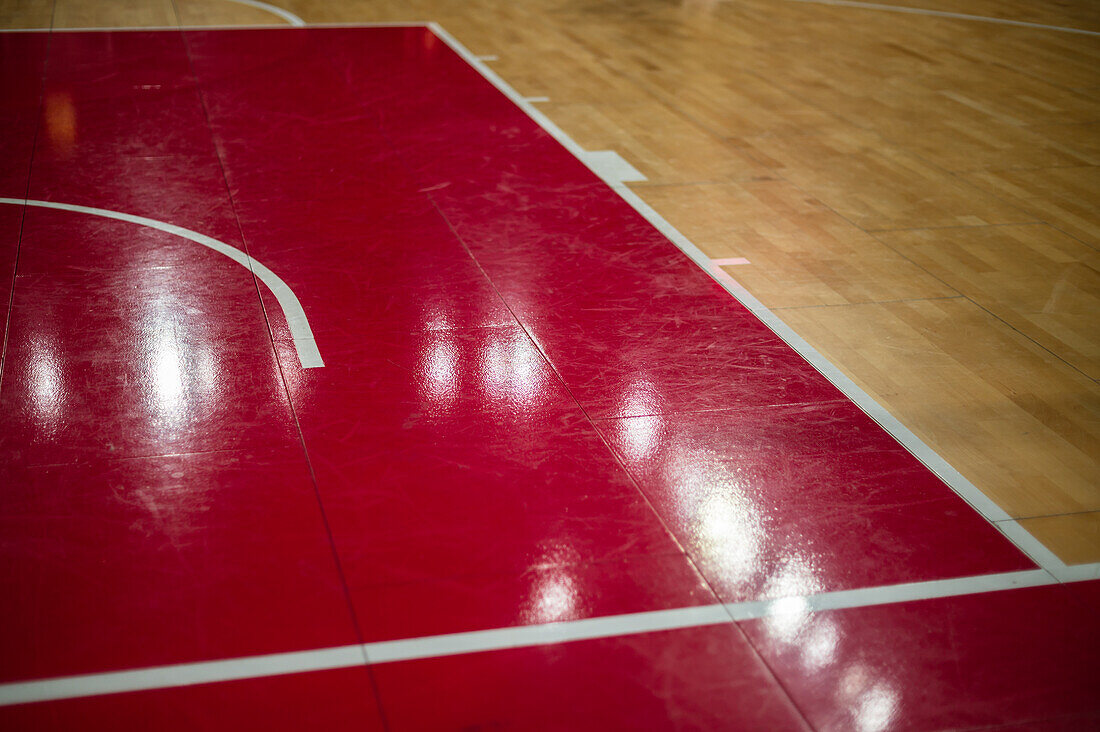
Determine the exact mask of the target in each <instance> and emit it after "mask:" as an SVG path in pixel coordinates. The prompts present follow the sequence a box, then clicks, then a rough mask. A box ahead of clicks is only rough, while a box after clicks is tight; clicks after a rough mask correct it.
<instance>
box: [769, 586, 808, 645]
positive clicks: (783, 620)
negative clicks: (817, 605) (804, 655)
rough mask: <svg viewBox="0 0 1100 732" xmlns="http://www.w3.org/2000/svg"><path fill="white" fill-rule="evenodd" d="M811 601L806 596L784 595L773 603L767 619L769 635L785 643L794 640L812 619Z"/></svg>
mask: <svg viewBox="0 0 1100 732" xmlns="http://www.w3.org/2000/svg"><path fill="white" fill-rule="evenodd" d="M810 615H811V612H810V602H809V600H807V599H806V598H804V597H784V598H782V599H780V600H776V601H775V602H773V603H772V605H771V613H770V614H769V615H768V617H767V618H766V619H765V621H764V622H765V625H766V627H767V629H768V635H770V636H771V637H772V638H775V639H776V640H779V641H783V642H784V643H791V642H793V641H794V640H795V639H796V638H797V637H798V635H799V633H801V632H802V629H803V628H804V627H805V626H806V623H808V622H809V620H810Z"/></svg>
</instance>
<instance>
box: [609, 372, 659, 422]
mask: <svg viewBox="0 0 1100 732" xmlns="http://www.w3.org/2000/svg"><path fill="white" fill-rule="evenodd" d="M622 395H623V396H622V402H621V404H620V405H619V414H621V415H624V416H629V415H641V414H657V413H658V412H660V411H661V410H660V408H659V407H660V405H659V403H658V401H659V400H658V399H657V394H656V389H655V388H654V386H653V382H652V381H650V380H649V379H646V378H643V377H635V378H634V379H633V380H632V381H631V382H630V384H629V386H627V387H626V388H625V389H623V392H622Z"/></svg>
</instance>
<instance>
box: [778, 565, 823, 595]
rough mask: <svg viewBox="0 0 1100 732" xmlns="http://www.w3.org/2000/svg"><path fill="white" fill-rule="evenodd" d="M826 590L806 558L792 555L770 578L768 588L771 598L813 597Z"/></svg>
mask: <svg viewBox="0 0 1100 732" xmlns="http://www.w3.org/2000/svg"><path fill="white" fill-rule="evenodd" d="M823 589H824V587H823V586H822V584H821V582H820V581H819V580H818V578H817V575H815V574H814V571H813V568H812V567H811V566H810V565H809V563H808V562H807V561H806V559H805V558H804V557H802V556H801V555H798V554H792V555H791V556H789V557H788V558H787V560H786V561H785V562H783V564H782V565H780V567H779V569H778V571H776V572H775V574H773V575H772V576H771V577H769V578H768V584H767V587H766V591H767V594H768V595H769V596H770V597H790V596H793V595H813V594H816V593H818V592H821V591H822V590H823Z"/></svg>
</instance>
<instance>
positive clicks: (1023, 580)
mask: <svg viewBox="0 0 1100 732" xmlns="http://www.w3.org/2000/svg"><path fill="white" fill-rule="evenodd" d="M1056 581H1057V580H1055V579H1054V578H1053V577H1051V576H1050V574H1049V573H1048V572H1046V571H1044V570H1042V569H1028V570H1024V571H1022V572H1005V573H1004V574H988V575H979V576H977V577H956V578H953V579H946V580H931V581H929V582H908V583H905V584H900V585H884V586H882V587H862V588H860V589H858V590H839V591H837V592H823V593H821V594H818V595H809V596H807V597H794V598H791V597H783V598H778V599H775V600H763V601H760V602H741V603H735V604H730V605H727V606H726V608H727V609H728V610H729V612H730V615H731V616H733V618H734V620H753V619H757V618H766V617H770V616H774V615H777V614H781V613H783V612H785V611H786V609H787V608H790V606H791V605H792V604H793V601H797V604H798V605H799V606H800V607H801V608H802V609H803V610H804V611H805V612H815V613H816V612H823V611H826V610H842V609H845V608H856V607H872V606H875V605H890V604H893V603H896V602H912V601H915V600H933V599H936V598H943V597H958V596H960V595H974V594H977V593H981V592H1000V591H1001V590H1015V589H1020V588H1022V587H1040V586H1042V585H1050V584H1055V583H1056Z"/></svg>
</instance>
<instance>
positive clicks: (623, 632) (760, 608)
mask: <svg viewBox="0 0 1100 732" xmlns="http://www.w3.org/2000/svg"><path fill="white" fill-rule="evenodd" d="M1054 582H1055V580H1054V578H1052V577H1051V576H1050V575H1049V574H1047V573H1046V572H1044V571H1042V570H1038V569H1036V570H1030V571H1026V572H1006V573H1003V574H992V575H982V576H977V577H959V578H956V579H949V580H935V581H932V582H913V583H907V584H899V585H889V586H885V587H869V588H863V589H858V590H841V591H838V592H825V593H821V594H817V595H807V596H795V597H785V598H778V599H774V600H766V601H761V602H740V603H729V604H724V605H722V604H716V605H699V606H696V607H684V608H676V609H673V610H656V611H652V612H641V613H629V614H625V615H610V616H605V617H600V618H586V619H583V620H572V621H567V622H561V623H546V624H543V625H527V626H519V627H515V628H496V629H492V630H478V631H472V632H469V633H449V634H445V635H434V636H425V637H421V638H407V639H402V640H393V641H381V642H376V643H366V644H363V645H348V646H337V647H335V648H321V649H317V650H312V651H298V652H292V653H276V654H271V655H264V656H248V657H245V658H236V659H225V660H220V661H207V662H202V663H185V664H175V665H170V666H155V667H151V668H143V669H133V670H129V671H115V672H108V673H102V674H84V675H80V676H65V677H60V678H52V679H40V680H36V681H24V682H16V683H10V684H0V706H8V705H12V704H25V703H28V702H39V701H49V700H57V699H73V698H77V697H84V696H98V695H102V694H118V693H122V692H127V691H143V690H148V689H167V688H172V687H179V686H190V685H192V684H203V683H213V682H218V681H234V680H239V679H248V678H261V677H267V676H282V675H285V674H292V673H301V672H306V671H324V670H329V669H337V668H349V667H352V666H360V665H374V664H382V663H393V662H396V661H413V660H422V659H428V658H440V657H443V656H453V655H461V654H466V653H481V652H485V651H499V650H506V649H509V648H530V647H532V646H542V645H549V644H555V643H569V642H574V641H582V640H594V639H598V638H619V637H622V636H628V635H636V634H639V633H653V632H660V631H667V630H675V629H679V628H700V627H705V626H708V625H721V624H723V623H729V622H731V621H734V620H754V619H760V618H767V617H774V616H778V615H783V614H786V613H789V612H790V611H791V609H792V608H797V609H798V611H799V612H802V613H812V612H821V611H826V610H841V609H845V608H853V607H867V606H871V605H885V604H890V603H896V602H909V601H914V600H928V599H933V598H943V597H956V596H959V595H970V594H974V593H977V592H997V591H1001V590H1010V589H1017V588H1021V587H1036V586H1040V585H1047V584H1053V583H1054Z"/></svg>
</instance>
